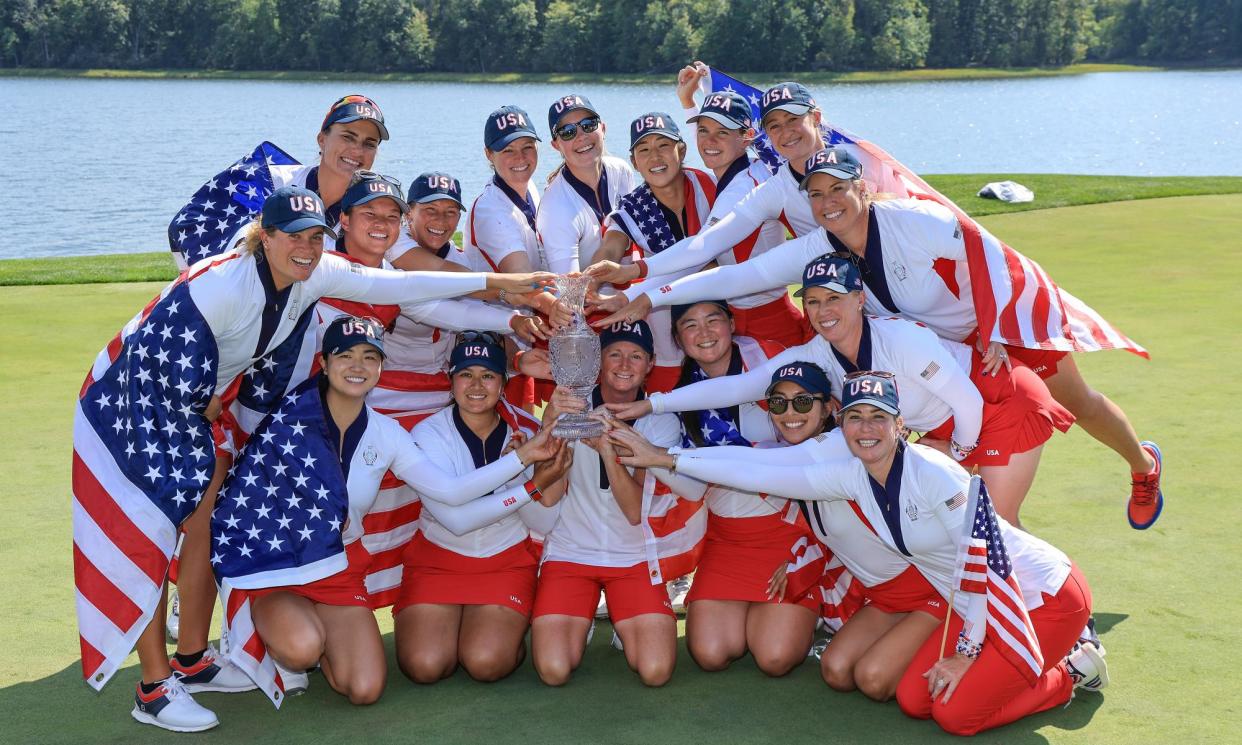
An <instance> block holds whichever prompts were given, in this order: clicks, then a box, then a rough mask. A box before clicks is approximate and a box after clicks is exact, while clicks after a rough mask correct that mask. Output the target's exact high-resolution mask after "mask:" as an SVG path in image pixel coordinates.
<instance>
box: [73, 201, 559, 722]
mask: <svg viewBox="0 0 1242 745" xmlns="http://www.w3.org/2000/svg"><path fill="white" fill-rule="evenodd" d="M327 231H328V228H327V222H326V219H325V215H324V208H323V202H322V201H321V200H320V199H319V197H318V196H317V195H316V194H314V193H313V192H311V191H309V190H307V189H304V188H301V187H284V188H282V189H279V190H277V191H276V192H275V193H273V194H272V195H271V196H270V197H268V198H267V200H266V201H265V202H264V208H263V212H262V216H261V218H260V219H259V220H257V221H255V222H254V224H253V227H252V228H250V230H249V232H248V234H247V240H246V244H245V246H243V247H241V248H239V249H238V250H236V251H233V252H230V253H228V254H224V255H221V256H220V257H218V259H217V260H215V261H212V262H203V263H200V264H198V265H197V266H196V267H195V270H194V271H193V272H192V273H185V274H183V275H182V276H181V277H179V278H178V279H177V280H176V281H175V282H173V283H172V284H170V285H169V286H168V287H167V288H165V290H164V292H163V293H161V295H160V296H159V297H158V298H156V299H154V300H153V301H152V302H151V303H150V304H149V305H148V306H147V307H146V308H145V309H144V310H143V311H142V312H140V313H139V314H138V315H137V316H136V317H135V318H134V319H133V320H132V321H130V323H128V324H127V325H126V326H125V328H124V329H122V330H121V332H120V333H119V334H117V336H116V338H114V339H113V340H112V342H111V343H109V344H108V346H107V347H106V348H105V349H104V350H102V351H101V352H100V354H99V356H98V357H97V359H96V361H95V364H94V366H93V368H92V369H91V371H90V373H89V374H88V376H87V379H86V381H85V383H84V384H83V386H82V393H81V398H80V400H79V404H78V410H77V415H76V417H75V422H74V463H73V493H74V555H75V580H76V583H77V589H78V625H79V632H80V637H81V643H82V664H83V674H84V677H86V678H87V680H88V681H89V682H90V683H91V685H92V686H94V687H95V688H100V687H102V686H103V685H104V684H105V683H106V682H107V680H108V678H109V677H111V675H112V673H114V672H115V671H116V669H117V667H118V666H119V665H120V664H121V662H122V661H123V660H124V658H125V656H126V655H127V654H129V651H130V650H131V649H133V648H134V646H135V644H137V646H138V651H139V658H140V660H141V662H142V673H143V681H142V683H141V684H140V686H139V688H138V690H137V692H136V694H135V697H136V699H138V704H139V705H140V706H146V707H147V708H148V709H150V708H152V707H155V706H157V705H159V704H157V702H158V701H159V700H161V699H164V700H165V704H163V705H160V706H161V708H164V709H167V708H168V706H167V702H168V701H170V700H171V698H178V697H182V696H185V697H187V698H188V695H187V693H193V692H194V690H195V689H197V690H219V689H220V687H221V684H220V683H219V682H218V681H216V679H217V678H222V677H227V676H225V675H224V672H225V668H222V667H221V666H220V665H217V664H215V662H213V660H214V659H215V655H214V653H213V652H212V650H211V649H210V647H208V648H207V649H206V650H203V649H197V650H195V649H188V648H186V647H185V645H184V644H183V643H180V642H179V645H178V653H179V655H182V656H181V657H179V658H177V659H175V660H174V661H173V664H174V667H176V668H177V669H176V673H177V674H176V676H174V675H173V672H174V671H173V668H170V666H169V661H168V659H167V658H166V657H165V650H164V628H163V627H164V622H163V612H162V609H161V605H162V602H163V597H164V583H165V579H166V575H167V570H168V562H169V557H170V556H171V554H172V550H173V547H174V544H175V542H176V537H177V529H178V527H180V526H182V524H183V523H185V528H186V539H185V543H184V545H183V547H182V554H181V570H180V571H181V576H180V581H181V582H182V583H183V584H185V583H190V584H197V585H198V590H195V591H192V592H187V593H186V596H187V597H188V596H189V595H195V596H204V597H207V596H210V593H208V592H203V585H204V583H207V584H208V585H209V584H210V581H211V580H210V569H209V567H208V564H207V561H208V553H209V549H208V525H207V521H208V518H209V517H210V514H209V513H210V504H211V501H212V499H213V498H214V492H215V486H216V485H218V484H219V482H220V480H222V479H223V476H224V473H225V471H226V470H227V466H228V460H227V458H220V459H218V460H217V459H216V458H215V457H213V456H214V454H215V447H216V444H217V443H216V442H215V441H214V440H213V434H212V430H213V423H214V422H215V420H216V419H217V417H218V416H219V413H220V408H221V404H220V399H221V397H222V395H223V394H225V393H226V392H227V391H228V390H229V388H230V387H231V386H233V385H234V383H235V381H236V379H237V378H238V377H239V376H240V375H241V374H242V373H243V372H244V371H245V370H246V369H248V368H249V367H250V366H251V365H252V364H253V363H254V362H255V361H256V360H258V359H261V358H263V357H264V356H266V355H267V354H268V353H269V352H270V351H271V350H272V349H274V348H276V347H278V346H279V345H280V344H281V343H282V342H284V341H285V339H286V338H288V336H289V335H290V334H291V333H293V331H294V330H295V329H296V328H298V327H299V325H300V323H301V318H302V316H303V314H304V313H307V312H310V311H312V310H313V307H314V305H315V303H316V302H317V301H318V300H319V298H321V297H324V296H335V297H341V298H345V299H355V300H365V301H369V302H373V303H398V302H402V301H417V300H431V299H436V298H441V297H453V296H456V295H462V294H466V293H469V292H473V291H476V290H481V289H484V288H493V289H506V290H509V291H514V292H524V291H529V290H530V289H532V287H533V286H535V285H542V284H545V283H546V282H547V280H548V279H549V278H548V276H547V275H542V274H528V275H495V274H471V273H453V274H446V273H419V272H407V273H400V272H386V271H382V270H375V269H367V268H364V267H361V266H359V265H356V264H351V263H350V262H348V261H346V260H345V259H343V258H341V257H339V256H333V255H324V254H323V236H324V235H325V233H326V232H327ZM203 501H206V502H207V509H206V510H204V509H198V510H197V514H196V517H195V518H193V519H189V518H190V515H191V513H195V510H196V508H198V507H200V506H201V502H203ZM187 519H189V521H188V522H187ZM187 590H188V588H187ZM210 602H213V601H209V602H208V604H209V605H210ZM184 610H186V611H189V610H190V609H188V608H187V609H184ZM200 611H201V609H200ZM194 615H195V616H198V615H199V613H198V612H194ZM203 615H205V616H206V617H208V618H209V617H210V611H207V612H206V613H205V614H203ZM153 617H154V618H153ZM183 631H184V629H183ZM183 680H184V683H185V685H184V686H183V685H182V681H183ZM213 683H214V685H213ZM225 689H226V690H237V687H235V686H233V685H230V686H226V687H225ZM139 708H140V707H139V706H136V707H135V713H137V712H138V711H139ZM200 724H201V722H200ZM161 726H163V725H162V724H161Z"/></svg>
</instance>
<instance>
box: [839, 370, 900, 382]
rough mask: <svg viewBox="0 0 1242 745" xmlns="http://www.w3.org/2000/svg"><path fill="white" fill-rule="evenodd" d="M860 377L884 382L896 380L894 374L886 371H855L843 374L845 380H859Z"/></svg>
mask: <svg viewBox="0 0 1242 745" xmlns="http://www.w3.org/2000/svg"><path fill="white" fill-rule="evenodd" d="M861 377H869V378H883V379H884V380H896V379H897V375H896V374H894V373H891V372H888V371H887V370H855V371H854V372H852V373H846V374H845V379H846V380H853V379H855V378H861Z"/></svg>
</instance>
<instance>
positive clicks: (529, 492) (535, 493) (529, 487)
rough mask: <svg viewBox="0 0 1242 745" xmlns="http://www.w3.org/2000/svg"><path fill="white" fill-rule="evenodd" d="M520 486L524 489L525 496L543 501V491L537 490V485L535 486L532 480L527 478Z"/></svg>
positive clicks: (535, 500)
mask: <svg viewBox="0 0 1242 745" xmlns="http://www.w3.org/2000/svg"><path fill="white" fill-rule="evenodd" d="M522 488H523V489H525V490H526V496H528V497H530V501H532V502H542V501H543V492H541V491H539V487H537V486H535V482H534V481H533V480H531V479H527V480H526V483H525V484H522Z"/></svg>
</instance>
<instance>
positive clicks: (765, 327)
mask: <svg viewBox="0 0 1242 745" xmlns="http://www.w3.org/2000/svg"><path fill="white" fill-rule="evenodd" d="M730 308H731V309H732V311H733V334H734V336H749V337H751V338H754V339H764V340H767V341H775V342H779V343H781V344H784V345H785V346H786V347H796V346H798V345H799V344H805V343H806V342H807V341H809V340H810V338H811V336H812V335H813V334H812V332H811V330H810V326H809V325H808V324H807V322H806V318H805V317H804V316H803V315H802V311H801V310H799V309H798V306H796V305H794V304H793V301H792V300H790V299H789V295H785V296H784V297H780V298H777V299H776V300H773V301H772V302H770V303H764V304H763V305H760V306H757V307H754V308H735V307H732V306H730Z"/></svg>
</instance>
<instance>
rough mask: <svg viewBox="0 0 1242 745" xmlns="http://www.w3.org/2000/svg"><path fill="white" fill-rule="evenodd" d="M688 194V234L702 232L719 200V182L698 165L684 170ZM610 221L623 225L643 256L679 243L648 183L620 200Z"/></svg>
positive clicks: (686, 224)
mask: <svg viewBox="0 0 1242 745" xmlns="http://www.w3.org/2000/svg"><path fill="white" fill-rule="evenodd" d="M682 179H683V188H684V193H685V233H686V235H694V234H695V233H697V232H699V228H700V227H701V226H702V222H703V220H705V219H706V218H707V213H709V212H710V211H711V209H712V204H714V203H715V201H716V182H715V181H714V180H713V179H712V177H711V176H709V175H707V173H705V172H703V171H700V170H698V169H696V168H683V169H682ZM608 220H609V221H610V222H611V223H612V224H614V225H616V226H617V227H619V228H621V230H623V231H624V232H625V234H626V235H627V236H628V237H629V239H630V241H631V242H632V243H633V244H634V245H635V246H637V247H638V249H639V250H640V251H641V253H642V255H643V256H651V255H652V254H658V253H660V252H661V251H663V250H664V249H666V248H668V247H669V246H671V245H673V244H674V243H676V242H677V236H676V235H674V234H673V228H672V226H671V225H670V224H669V221H668V215H666V214H665V212H664V210H663V209H661V207H660V202H659V201H658V200H657V199H656V197H655V194H653V193H652V191H651V187H650V186H648V185H647V184H643V185H641V186H639V187H638V188H637V189H635V190H633V191H631V192H630V193H629V194H626V195H625V196H623V197H621V199H619V200H618V201H617V209H615V210H614V211H613V212H612V213H611V214H609V215H608Z"/></svg>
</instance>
